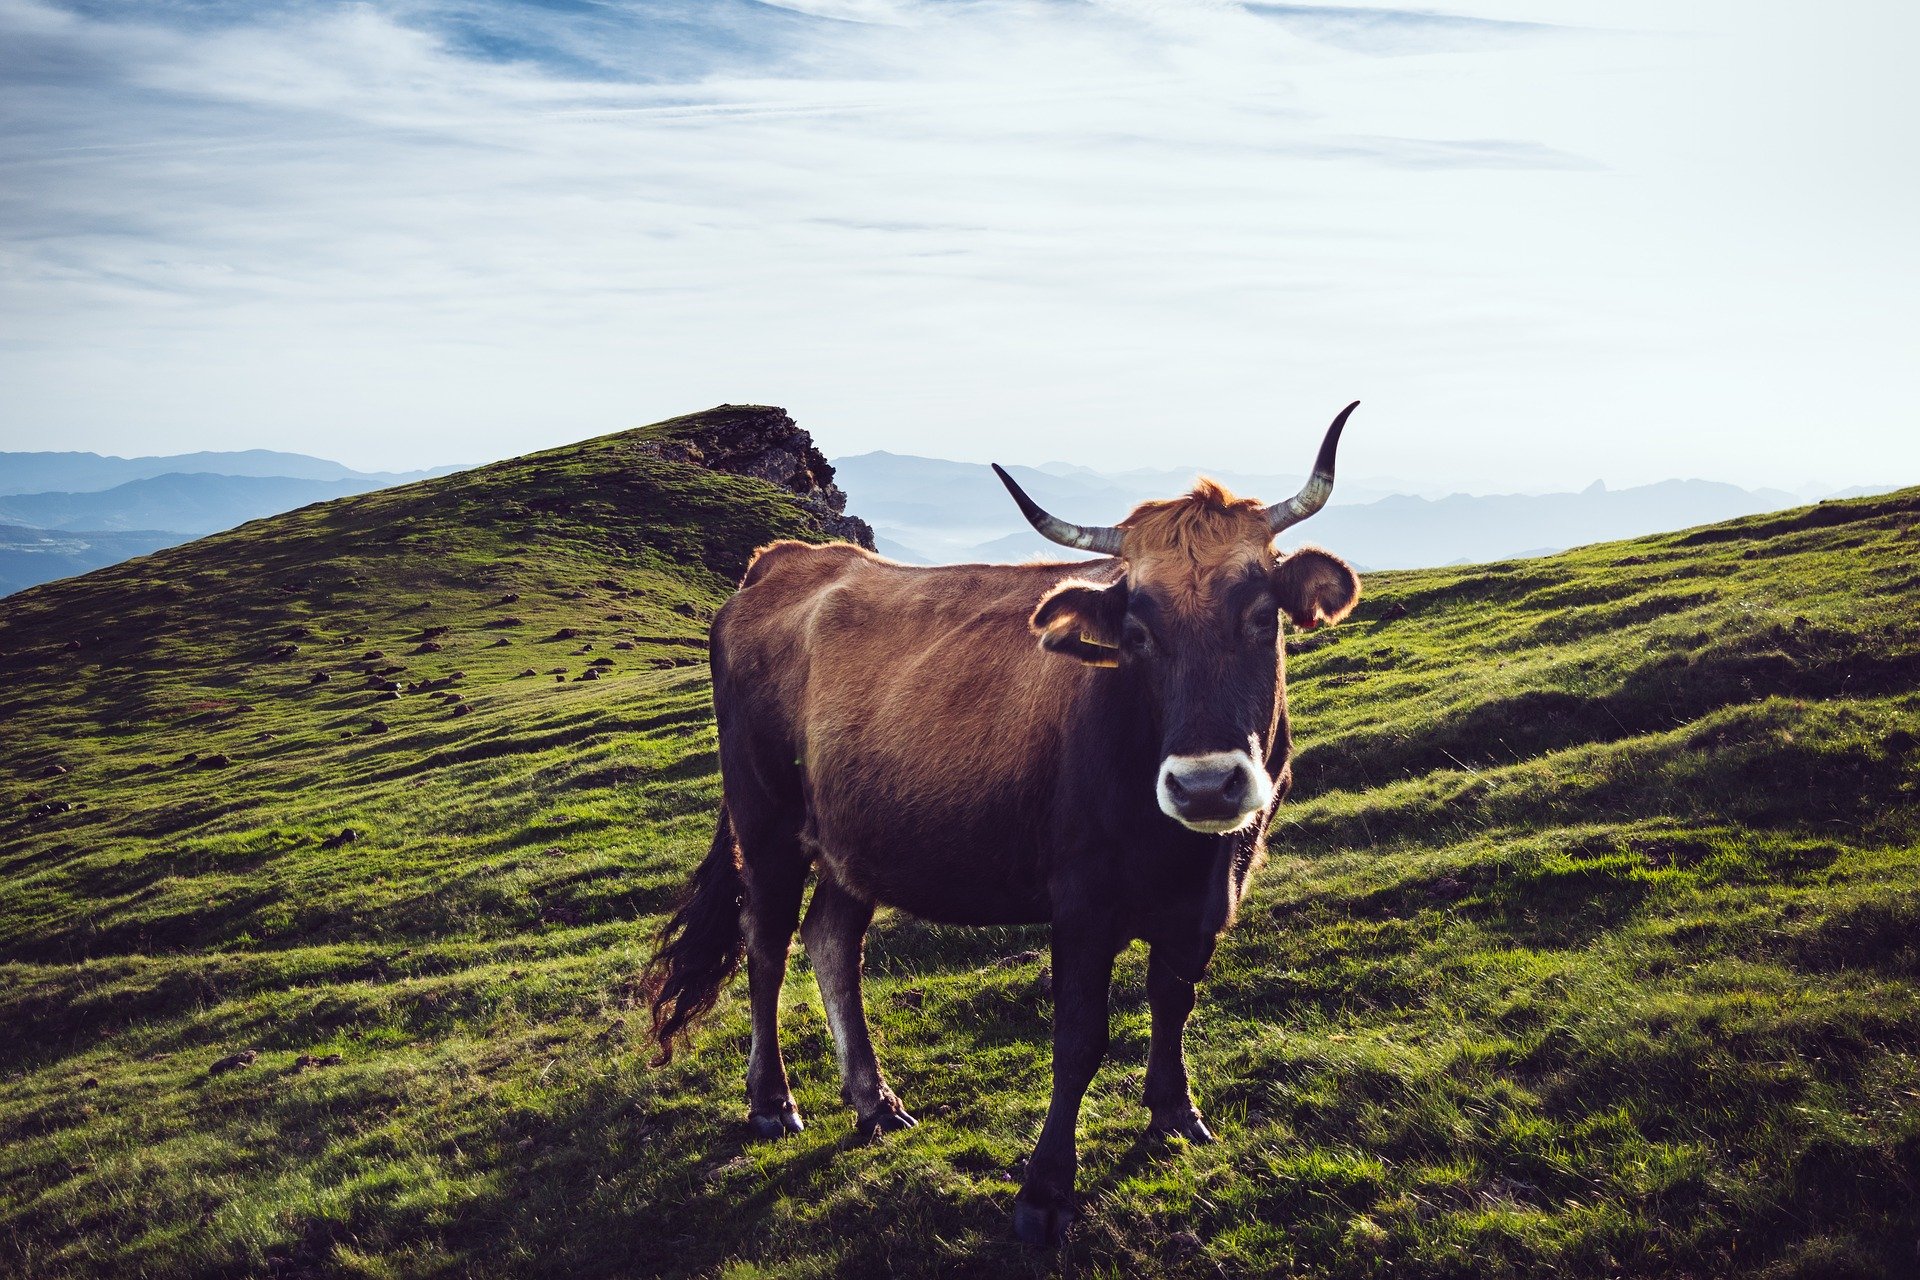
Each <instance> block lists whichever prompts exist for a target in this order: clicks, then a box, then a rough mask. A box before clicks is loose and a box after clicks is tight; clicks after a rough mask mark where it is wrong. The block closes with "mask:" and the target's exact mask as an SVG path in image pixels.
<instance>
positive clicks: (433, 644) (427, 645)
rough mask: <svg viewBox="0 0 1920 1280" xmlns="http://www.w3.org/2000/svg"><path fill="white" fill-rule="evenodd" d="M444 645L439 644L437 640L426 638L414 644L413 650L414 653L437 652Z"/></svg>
mask: <svg viewBox="0 0 1920 1280" xmlns="http://www.w3.org/2000/svg"><path fill="white" fill-rule="evenodd" d="M446 647H447V646H445V645H443V644H441V643H440V642H439V641H438V640H427V641H423V642H422V643H420V644H417V645H415V646H414V647H413V651H414V652H415V653H439V652H440V651H441V650H442V649H444V648H446Z"/></svg>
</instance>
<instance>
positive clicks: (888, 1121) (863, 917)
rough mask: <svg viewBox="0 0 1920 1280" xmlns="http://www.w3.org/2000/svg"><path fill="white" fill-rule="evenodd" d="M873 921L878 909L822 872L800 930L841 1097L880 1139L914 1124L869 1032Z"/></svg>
mask: <svg viewBox="0 0 1920 1280" xmlns="http://www.w3.org/2000/svg"><path fill="white" fill-rule="evenodd" d="M872 922H873V904H872V903H870V902H863V901H861V900H860V899H859V898H856V897H854V896H853V895H852V894H850V893H848V892H847V891H846V890H845V889H842V888H841V887H840V886H839V885H838V884H835V883H834V882H833V881H832V880H830V879H828V878H827V877H826V875H825V874H824V873H823V874H822V875H821V877H820V878H819V880H818V881H817V882H816V883H815V884H814V887H813V901H812V902H811V903H809V904H808V906H807V918H806V919H805V920H804V921H803V922H802V923H801V925H800V939H801V941H802V942H804V943H805V944H806V947H807V959H808V960H809V961H811V962H812V964H813V974H814V978H815V979H816V980H817V981H818V982H819V983H820V999H821V1001H822V1002H823V1003H824V1004H825V1005H826V1009H827V1025H828V1026H830V1027H831V1028H832V1029H833V1047H834V1051H835V1054H836V1056H837V1057H838V1058H839V1060H840V1096H841V1097H842V1098H845V1099H846V1100H847V1102H848V1103H850V1104H851V1105H852V1107H853V1111H854V1115H855V1116H856V1117H857V1119H856V1121H855V1123H856V1126H857V1128H858V1129H859V1131H860V1132H861V1133H862V1134H863V1135H866V1134H871V1135H873V1136H876V1137H877V1136H878V1135H880V1134H882V1133H885V1132H888V1131H889V1130H893V1129H910V1128H912V1127H913V1125H914V1119H913V1117H912V1116H910V1115H908V1114H907V1109H906V1108H905V1107H903V1106H901V1105H900V1099H899V1098H897V1097H895V1096H894V1093H893V1090H891V1089H889V1088H887V1083H886V1081H885V1080H883V1079H882V1078H881V1076H880V1062H879V1059H878V1058H876V1057H875V1056H874V1052H873V1037H872V1036H871V1035H870V1034H869V1033H868V1031H867V1009H866V1002H865V1000H864V999H863V998H862V996H861V993H860V965H861V954H862V952H863V950H864V948H865V947H866V940H867V926H868V925H869V924H871V923H872Z"/></svg>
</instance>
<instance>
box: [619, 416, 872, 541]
mask: <svg viewBox="0 0 1920 1280" xmlns="http://www.w3.org/2000/svg"><path fill="white" fill-rule="evenodd" d="M696 416H697V417H698V419H699V425H698V426H697V427H694V428H693V429H691V430H689V431H687V432H685V433H684V434H681V435H677V436H675V437H673V438H670V439H666V440H650V441H646V442H645V443H643V444H642V445H641V446H640V448H641V449H642V450H644V451H645V452H648V453H651V454H653V455H654V456H656V457H660V458H665V459H667V460H669V461H671V462H690V463H694V464H696V465H698V466H703V467H707V468H709V469H710V470H713V471H725V472H729V473H731V474H733V475H740V476H752V477H754V478H755V479H758V480H765V481H767V482H768V483H770V484H776V485H779V486H780V487H781V488H783V489H786V490H788V491H789V492H791V493H793V494H794V495H795V496H797V497H798V498H799V499H800V501H801V503H802V505H804V506H806V507H807V508H809V509H810V510H811V511H812V512H813V514H814V516H815V517H816V518H817V519H818V520H819V522H820V527H821V528H822V529H823V530H824V531H825V532H826V533H827V534H828V535H829V536H831V537H835V538H845V539H846V540H847V541H849V542H855V543H858V544H859V545H861V546H863V547H866V548H868V549H869V550H871V549H872V547H873V528H872V526H870V525H868V524H867V522H866V521H865V520H862V519H860V518H859V517H858V516H850V515H847V514H846V508H847V495H846V494H845V493H843V492H841V490H840V486H839V485H837V484H835V483H834V482H833V467H832V465H831V464H830V463H828V461H827V459H826V455H825V454H823V453H821V452H820V450H819V449H818V448H817V447H815V445H814V443H813V437H812V436H810V435H808V434H807V433H806V432H805V431H803V430H801V429H800V428H799V427H798V426H796V425H794V421H793V419H792V418H791V417H789V416H788V414H787V411H786V410H785V409H780V408H776V407H774V406H771V405H757V404H723V405H719V406H717V407H715V408H712V409H709V410H707V411H706V412H705V413H702V414H698V415H696Z"/></svg>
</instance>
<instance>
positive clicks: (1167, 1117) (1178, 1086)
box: [1146, 945, 1213, 1142]
mask: <svg viewBox="0 0 1920 1280" xmlns="http://www.w3.org/2000/svg"><path fill="white" fill-rule="evenodd" d="M1176 954H1179V955H1180V956H1181V958H1182V959H1187V960H1191V959H1192V957H1191V956H1189V955H1187V954H1186V953H1185V950H1184V949H1183V950H1182V951H1181V952H1178V953H1176ZM1200 963H1201V964H1204V963H1205V960H1204V959H1202V960H1201V961H1200ZM1194 967H1195V968H1196V969H1197V968H1198V967H1199V966H1198V965H1196V966H1194ZM1147 1004H1148V1006H1149V1008H1151V1009H1152V1011H1153V1041H1152V1044H1151V1046H1150V1047H1149V1049H1148V1050H1147V1088H1146V1094H1147V1099H1146V1101H1147V1109H1148V1110H1149V1111H1150V1112H1152V1114H1153V1120H1152V1124H1151V1127H1150V1128H1149V1129H1148V1133H1149V1134H1151V1135H1152V1136H1154V1137H1162V1138H1166V1137H1180V1138H1185V1139H1187V1140H1188V1141H1189V1142H1212V1141H1213V1133H1212V1132H1211V1131H1210V1130H1209V1129H1208V1128H1207V1122H1206V1121H1205V1120H1202V1119H1201V1118H1200V1109H1199V1108H1198V1107H1196V1106H1194V1105H1193V1093H1192V1091H1191V1089H1190V1087H1189V1085H1188V1083H1187V1055H1186V1046H1185V1043H1184V1040H1185V1035H1186V1030H1187V1015H1188V1014H1190V1013H1192V1012H1193V983H1191V982H1189V981H1188V980H1187V979H1186V978H1183V977H1181V976H1180V974H1179V973H1178V972H1176V970H1175V967H1174V964H1173V963H1172V962H1171V961H1170V960H1169V959H1168V958H1167V955H1166V954H1165V953H1164V952H1163V950H1162V948H1161V947H1160V946H1159V945H1155V946H1154V948H1153V950H1152V951H1151V952H1150V953H1149V954H1148V957H1147Z"/></svg>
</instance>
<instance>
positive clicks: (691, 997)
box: [640, 800, 746, 1066]
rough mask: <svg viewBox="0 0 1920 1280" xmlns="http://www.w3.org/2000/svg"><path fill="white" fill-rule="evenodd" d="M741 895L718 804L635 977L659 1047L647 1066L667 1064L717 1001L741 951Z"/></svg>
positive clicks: (734, 851) (735, 852)
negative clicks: (683, 890)
mask: <svg viewBox="0 0 1920 1280" xmlns="http://www.w3.org/2000/svg"><path fill="white" fill-rule="evenodd" d="M745 893H746V881H745V880H744V879H743V878H742V877H741V875H740V850H739V846H738V845H737V844H736V843H735V842H734V838H733V822H732V819H731V818H730V817H729V816H728V814H727V805H726V801H725V800H722V801H721V802H720V821H719V823H718V825H717V827H716V828H715V830H714V833H713V847H712V848H711V849H709V850H708V851H707V856H706V858H705V859H704V860H702V861H701V863H700V865H699V867H697V868H696V869H695V870H694V873H693V879H692V881H691V883H690V884H689V885H688V887H687V894H686V896H685V897H684V898H683V899H682V900H681V902H680V906H679V909H678V910H676V911H675V912H674V913H673V918H672V919H670V920H668V921H667V923H666V924H665V925H664V926H663V927H662V928H661V930H660V936H659V940H658V943H657V948H656V950H655V951H654V955H653V959H652V960H650V961H648V962H647V967H646V970H645V972H644V973H642V974H641V977H640V986H641V991H642V993H643V994H644V995H645V997H646V999H647V1003H648V1004H649V1005H650V1006H651V1008H652V1012H653V1030H652V1033H651V1034H652V1035H653V1038H654V1041H655V1042H656V1043H657V1044H658V1045H659V1046H660V1052H659V1055H658V1056H657V1057H655V1058H654V1060H653V1065H655V1066H664V1065H665V1064H666V1063H668V1062H671V1061H672V1060H673V1051H674V1047H675V1045H676V1044H677V1043H678V1042H679V1041H680V1040H681V1039H683V1038H684V1037H685V1035H686V1033H687V1031H688V1030H689V1029H691V1027H692V1026H693V1024H694V1023H695V1022H698V1021H699V1020H700V1018H701V1017H702V1016H704V1015H705V1014H706V1013H707V1011H708V1010H710V1009H712V1008H713V1006H714V1004H715V1003H717V1002H718V1001H719V999H720V992H721V990H722V989H723V988H724V987H725V986H726V985H727V981H728V979H730V978H732V977H733V975H734V972H735V971H736V970H738V969H739V967H740V958H741V956H742V955H743V954H745V950H746V944H745V940H744V938H743V936H742V934H741V931H740V905H741V900H742V897H743V896H744V894H745Z"/></svg>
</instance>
